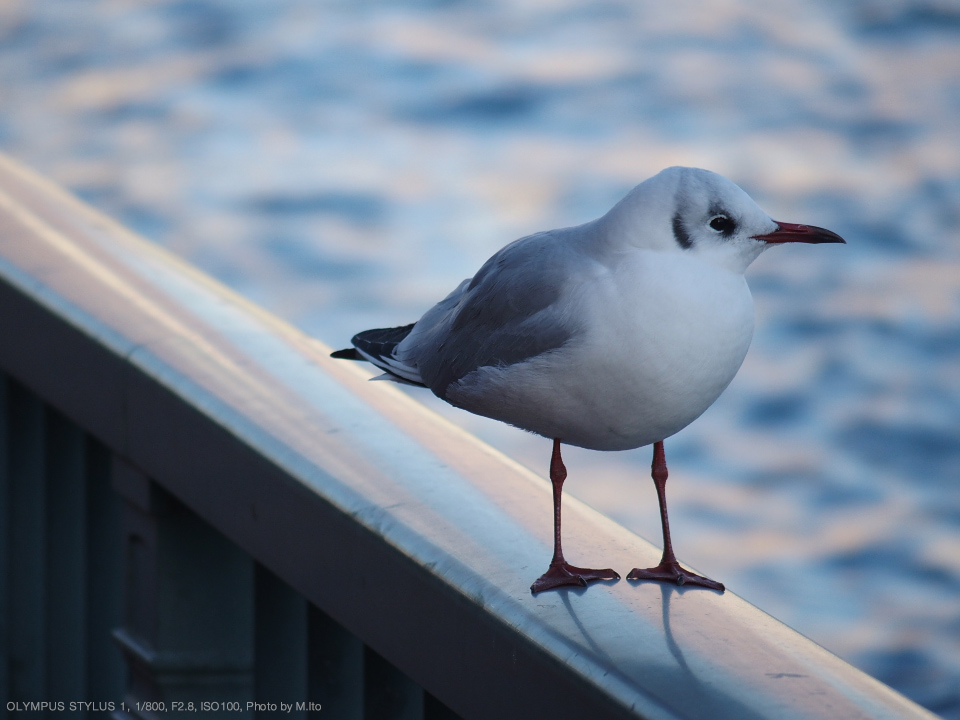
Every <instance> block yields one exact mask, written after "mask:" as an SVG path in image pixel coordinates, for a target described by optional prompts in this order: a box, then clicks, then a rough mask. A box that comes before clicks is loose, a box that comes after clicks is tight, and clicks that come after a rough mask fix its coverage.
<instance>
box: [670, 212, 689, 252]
mask: <svg viewBox="0 0 960 720" xmlns="http://www.w3.org/2000/svg"><path fill="white" fill-rule="evenodd" d="M673 239H674V240H676V241H677V245H679V246H680V247H682V248H683V249H684V250H689V249H690V248H691V247H692V246H693V241H692V240H691V239H690V233H688V232H687V229H686V228H685V227H684V226H683V219H682V218H681V217H680V213H679V212H676V213H674V215H673Z"/></svg>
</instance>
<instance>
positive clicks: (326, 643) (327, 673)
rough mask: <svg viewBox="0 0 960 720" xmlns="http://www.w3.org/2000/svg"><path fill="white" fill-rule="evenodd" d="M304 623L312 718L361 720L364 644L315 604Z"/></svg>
mask: <svg viewBox="0 0 960 720" xmlns="http://www.w3.org/2000/svg"><path fill="white" fill-rule="evenodd" d="M307 624H308V627H309V630H308V636H309V649H308V651H307V652H308V654H309V678H308V681H307V683H308V688H307V693H308V695H307V697H308V698H309V700H308V702H309V704H310V706H311V707H312V710H313V712H312V714H311V716H312V717H321V715H320V713H321V712H322V713H323V716H325V717H335V718H340V719H342V720H363V643H361V642H360V640H359V639H358V638H356V637H355V636H354V635H352V634H351V633H350V632H349V631H348V630H347V629H346V628H344V627H343V626H341V625H339V624H338V623H337V622H336V621H334V620H333V619H332V618H331V617H330V616H328V615H327V614H325V613H324V612H323V611H322V610H319V609H318V608H317V607H316V606H315V605H311V606H310V609H309V611H308V620H307ZM321 707H322V710H321V709H320V708H321Z"/></svg>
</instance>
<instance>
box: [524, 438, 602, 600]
mask: <svg viewBox="0 0 960 720" xmlns="http://www.w3.org/2000/svg"><path fill="white" fill-rule="evenodd" d="M566 479H567V469H566V468H565V467H564V466H563V460H562V459H561V458H560V441H559V440H554V441H553V457H552V458H551V459H550V482H551V483H553V560H551V561H550V567H549V568H548V569H547V571H546V572H545V573H544V574H543V575H541V576H540V578H539V579H538V580H537V581H536V582H535V583H534V584H533V585H531V586H530V592H532V593H533V594H537V593H538V592H541V591H542V590H550V589H552V588H556V587H562V586H564V585H579V586H581V587H586V584H587V583H588V582H591V581H593V580H619V579H620V575H618V574H617V573H616V572H614V571H613V570H611V569H610V568H606V569H604V570H593V569H590V568H580V567H575V566H573V565H570V564H569V563H568V562H567V561H566V560H564V559H563V548H562V547H561V546H560V495H561V493H562V492H563V481H564V480H566Z"/></svg>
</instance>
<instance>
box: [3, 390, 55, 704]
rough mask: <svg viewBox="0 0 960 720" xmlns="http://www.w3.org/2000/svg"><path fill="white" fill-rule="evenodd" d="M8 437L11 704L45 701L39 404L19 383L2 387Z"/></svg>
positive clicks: (41, 420) (43, 511)
mask: <svg viewBox="0 0 960 720" xmlns="http://www.w3.org/2000/svg"><path fill="white" fill-rule="evenodd" d="M7 393H8V408H9V416H8V417H9V420H10V434H9V436H8V437H9V451H10V465H9V482H10V487H9V490H10V494H9V503H10V504H9V517H10V526H9V528H10V530H9V532H10V536H9V542H10V545H9V548H10V555H9V563H10V586H9V592H10V596H9V597H10V600H9V602H10V605H9V609H10V617H11V618H15V620H16V621H15V622H12V623H10V629H9V633H10V635H9V637H10V644H9V650H8V652H9V663H10V685H9V693H10V699H12V700H28V701H29V700H36V701H43V700H47V699H49V695H48V694H47V678H46V649H47V624H46V606H47V603H46V582H45V577H44V575H45V572H44V570H45V568H46V565H47V563H46V537H45V534H46V533H45V529H46V524H47V523H46V519H47V518H46V493H45V483H44V475H45V473H44V453H43V436H44V412H43V405H42V403H41V402H40V400H38V399H37V397H36V396H34V395H33V394H32V393H30V392H29V391H28V390H26V389H25V388H24V387H23V386H21V385H20V384H19V383H16V382H11V383H9V386H8V388H7Z"/></svg>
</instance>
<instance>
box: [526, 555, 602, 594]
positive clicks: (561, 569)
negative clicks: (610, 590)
mask: <svg viewBox="0 0 960 720" xmlns="http://www.w3.org/2000/svg"><path fill="white" fill-rule="evenodd" d="M619 579H620V574H619V573H617V572H616V571H615V570H612V569H611V568H604V569H603V570H594V569H592V568H581V567H575V566H574V565H570V564H568V563H565V562H558V563H550V567H549V568H548V569H547V571H546V572H545V573H544V574H543V575H541V576H540V577H539V578H538V579H537V581H536V582H535V583H533V585H531V586H530V592H531V593H533V594H534V595H536V594H537V593H538V592H543V591H544V590H552V589H554V588H558V587H565V586H568V585H573V586H578V587H586V586H587V583H588V582H593V581H594V580H619Z"/></svg>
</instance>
